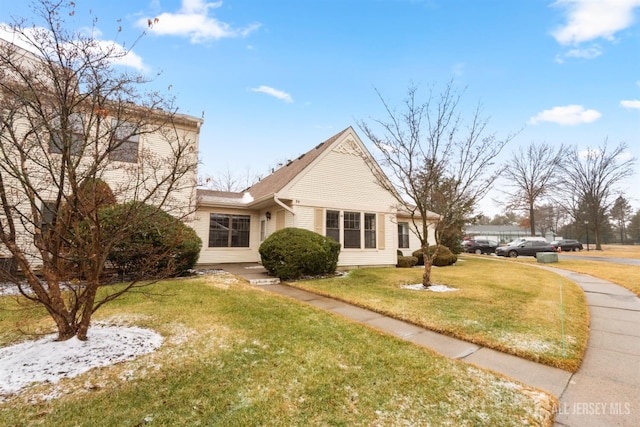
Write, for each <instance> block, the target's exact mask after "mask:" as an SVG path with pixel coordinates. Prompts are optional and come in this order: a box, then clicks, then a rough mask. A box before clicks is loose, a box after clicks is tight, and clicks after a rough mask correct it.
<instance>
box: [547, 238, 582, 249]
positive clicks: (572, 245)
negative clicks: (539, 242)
mask: <svg viewBox="0 0 640 427" xmlns="http://www.w3.org/2000/svg"><path fill="white" fill-rule="evenodd" d="M551 246H553V247H554V248H556V249H558V248H560V250H562V251H581V250H582V243H580V242H578V241H577V240H573V239H563V240H554V241H553V242H551Z"/></svg>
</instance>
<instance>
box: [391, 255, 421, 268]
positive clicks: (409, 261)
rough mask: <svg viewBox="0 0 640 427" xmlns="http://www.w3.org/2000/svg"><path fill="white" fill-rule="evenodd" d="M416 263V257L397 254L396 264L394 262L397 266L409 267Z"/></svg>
mask: <svg viewBox="0 0 640 427" xmlns="http://www.w3.org/2000/svg"><path fill="white" fill-rule="evenodd" d="M416 264H418V258H416V257H414V256H399V257H398V264H396V267H398V268H411V267H413V266H415V265H416Z"/></svg>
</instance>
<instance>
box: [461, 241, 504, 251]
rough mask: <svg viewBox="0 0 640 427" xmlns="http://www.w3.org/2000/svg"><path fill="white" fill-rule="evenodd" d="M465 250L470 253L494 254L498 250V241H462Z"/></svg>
mask: <svg viewBox="0 0 640 427" xmlns="http://www.w3.org/2000/svg"><path fill="white" fill-rule="evenodd" d="M462 247H463V248H464V251H465V252H467V253H470V254H478V255H479V254H493V253H495V252H496V248H497V247H498V243H497V242H494V241H493V240H483V239H479V240H476V239H470V240H465V241H464V242H463V243H462Z"/></svg>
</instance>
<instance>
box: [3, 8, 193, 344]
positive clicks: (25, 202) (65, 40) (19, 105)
mask: <svg viewBox="0 0 640 427" xmlns="http://www.w3.org/2000/svg"><path fill="white" fill-rule="evenodd" d="M74 6H75V4H74V3H73V2H69V3H68V4H67V3H64V4H63V2H60V1H50V0H40V1H39V2H38V3H36V4H35V6H34V15H33V17H34V19H40V22H39V23H40V24H44V26H38V25H37V24H39V23H37V22H34V23H33V24H30V23H27V22H26V21H25V20H16V21H15V22H14V23H13V24H12V25H11V26H9V27H5V28H4V30H5V31H9V32H11V33H12V34H13V38H14V39H13V40H12V42H5V41H2V40H0V143H1V144H0V198H1V200H2V211H1V213H0V242H1V243H2V244H1V245H0V251H2V252H4V253H5V254H8V255H10V256H11V257H12V258H13V260H14V262H15V263H16V265H17V267H18V270H19V273H20V274H17V273H16V272H15V271H12V270H11V269H7V270H6V271H3V276H4V277H3V279H5V280H6V279H9V280H12V281H13V282H14V283H16V284H17V285H18V286H19V289H20V291H21V293H22V295H23V296H24V297H25V298H27V299H28V300H31V301H33V302H34V303H36V304H38V305H41V306H44V308H45V309H46V310H47V312H48V313H49V315H50V316H51V318H52V319H53V321H54V322H55V325H56V327H57V331H58V339H59V340H66V339H69V338H71V337H73V336H77V337H78V338H79V339H81V340H85V339H87V331H88V328H89V326H90V322H91V316H92V315H93V313H94V312H95V311H96V310H97V309H98V308H99V307H101V306H102V305H104V304H105V303H108V302H110V301H112V300H114V299H115V298H117V297H119V296H121V295H122V294H124V293H125V292H127V291H130V290H132V289H134V288H136V287H139V286H142V285H143V282H140V281H136V280H134V281H131V282H130V283H127V284H124V285H122V286H117V287H114V286H109V287H104V286H103V285H105V283H106V280H107V279H106V278H105V268H106V266H107V261H106V260H107V258H108V255H109V251H110V250H111V248H112V247H114V245H117V244H118V243H119V242H121V241H122V240H123V239H124V238H125V237H126V236H127V235H129V234H130V233H131V232H132V231H135V230H136V229H137V228H138V227H139V225H140V223H141V222H142V221H153V219H154V218H150V217H149V215H152V214H149V213H148V212H149V210H148V209H141V208H140V207H143V206H154V207H156V208H162V209H163V210H164V211H166V212H169V213H171V214H173V215H174V217H185V216H186V215H189V214H190V212H192V210H193V209H194V202H195V195H194V191H195V176H196V167H197V153H196V152H195V147H196V144H195V138H197V133H198V132H199V130H198V129H199V126H200V124H201V121H200V120H199V119H193V118H191V117H187V116H182V115H179V114H177V112H176V108H175V107H174V106H173V100H172V99H171V98H167V97H166V96H164V95H162V94H159V93H157V92H150V93H144V92H142V91H141V89H140V88H141V87H142V86H143V85H144V84H145V83H147V81H148V79H146V78H144V77H142V76H139V75H132V74H129V73H127V72H119V71H118V70H119V69H118V68H116V66H114V62H115V61H117V60H119V59H122V58H123V57H124V56H126V55H127V54H128V52H129V51H128V50H127V49H125V48H124V47H123V46H120V45H116V44H108V43H104V41H102V40H98V39H97V38H95V37H94V36H93V34H99V32H98V31H97V29H96V28H94V29H93V31H91V32H90V34H89V35H87V31H85V30H83V31H78V32H72V31H69V30H67V29H66V27H67V26H66V24H67V22H66V21H65V18H67V19H68V17H70V16H73V14H74ZM94 26H95V20H94ZM17 44H19V45H20V46H21V47H18V46H17ZM103 181H104V182H108V183H109V184H110V185H111V188H110V189H109V192H111V191H112V193H113V196H109V197H115V199H116V200H118V201H119V202H136V203H127V204H126V205H123V206H124V208H123V209H122V210H120V211H119V212H120V218H121V219H123V218H126V221H122V220H120V221H117V222H113V221H111V222H108V223H107V222H105V221H106V220H105V216H104V215H103V210H102V209H101V208H102V207H104V204H105V200H106V199H102V195H104V194H106V193H105V191H96V190H95V189H94V190H89V191H88V190H87V188H91V187H92V186H93V185H96V183H100V182H103ZM153 211H154V212H157V211H158V209H155V210H153ZM167 255H168V254H166V253H165V254H158V257H163V256H164V257H166V256H167ZM160 259H161V258H154V256H151V255H150V256H149V258H148V264H149V266H152V265H153V264H157V262H159V261H160Z"/></svg>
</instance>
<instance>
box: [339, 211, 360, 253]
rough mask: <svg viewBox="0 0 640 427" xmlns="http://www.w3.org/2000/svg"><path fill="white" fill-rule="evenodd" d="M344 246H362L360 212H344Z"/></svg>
mask: <svg viewBox="0 0 640 427" xmlns="http://www.w3.org/2000/svg"><path fill="white" fill-rule="evenodd" d="M343 224H344V247H345V248H360V247H361V245H360V212H345V213H344V220H343Z"/></svg>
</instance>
